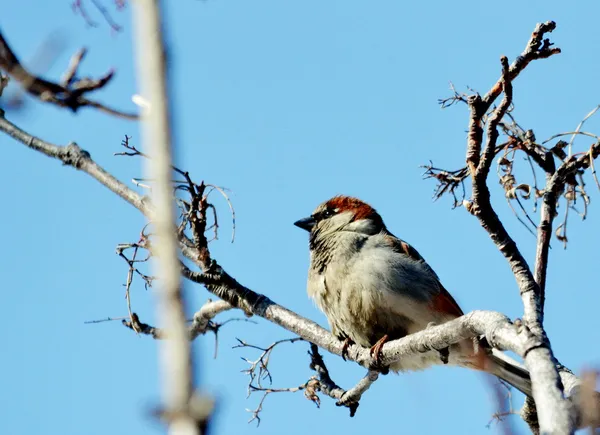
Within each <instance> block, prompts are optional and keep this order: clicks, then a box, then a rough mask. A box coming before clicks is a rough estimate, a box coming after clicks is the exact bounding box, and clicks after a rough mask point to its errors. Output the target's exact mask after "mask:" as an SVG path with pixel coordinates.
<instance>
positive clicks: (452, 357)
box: [294, 196, 532, 396]
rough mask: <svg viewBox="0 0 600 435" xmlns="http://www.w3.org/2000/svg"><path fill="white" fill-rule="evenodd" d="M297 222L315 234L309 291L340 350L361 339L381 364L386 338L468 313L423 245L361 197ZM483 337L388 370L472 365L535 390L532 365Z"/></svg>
mask: <svg viewBox="0 0 600 435" xmlns="http://www.w3.org/2000/svg"><path fill="white" fill-rule="evenodd" d="M294 225H296V226H297V227H300V228H302V229H304V230H306V231H308V232H309V233H310V237H309V248H310V266H309V270H308V285H307V291H308V295H309V296H310V297H311V298H312V299H313V300H314V301H315V303H316V305H317V307H318V308H319V309H320V310H321V311H322V312H323V313H324V314H325V316H326V317H327V320H328V322H329V326H330V328H331V332H332V333H333V335H335V336H336V337H337V338H338V339H339V340H342V341H344V346H343V351H342V357H344V356H345V354H346V352H347V349H348V346H350V345H352V344H357V345H360V346H363V347H366V348H370V349H371V356H372V357H373V360H374V361H375V364H377V363H378V361H379V359H380V354H381V349H382V346H383V344H384V343H386V342H387V341H389V340H396V339H399V338H402V337H405V336H406V335H408V334H413V333H415V332H418V331H422V330H424V329H426V328H427V327H428V326H430V325H432V324H437V325H439V324H442V323H444V322H447V321H449V320H452V319H456V318H458V317H460V316H462V315H463V314H464V313H463V311H462V310H461V308H460V306H459V305H458V303H457V302H456V300H455V299H454V298H453V297H452V295H450V293H449V292H448V291H447V290H446V289H445V288H444V286H443V285H442V284H441V282H440V279H439V277H438V276H437V275H436V273H435V272H434V271H433V269H432V268H431V266H429V264H427V262H426V261H425V260H424V259H423V257H422V256H421V255H420V254H419V252H418V251H417V250H416V249H415V248H413V247H412V246H411V245H409V244H408V243H407V242H405V241H404V240H402V239H399V238H398V237H396V236H394V235H393V234H392V233H391V232H390V231H389V230H388V229H387V227H386V226H385V224H384V222H383V219H382V218H381V216H380V215H379V213H377V211H376V210H375V209H374V208H373V207H371V206H370V205H368V204H366V203H365V202H363V201H361V200H360V199H358V198H353V197H349V196H335V197H333V198H331V199H330V200H328V201H326V202H324V203H322V204H320V205H319V206H318V207H317V208H316V209H315V211H314V212H313V213H312V215H310V216H309V217H307V218H304V219H300V220H299V221H297V222H295V223H294ZM482 343H483V341H482V340H477V339H474V340H465V341H464V342H460V343H457V344H455V345H452V346H450V348H447V349H440V350H438V351H435V350H432V351H428V352H424V353H419V354H415V355H411V356H408V357H405V358H402V359H400V360H399V361H397V362H394V363H392V365H391V366H390V367H389V369H391V370H393V371H395V372H402V371H409V370H423V369H425V368H428V367H430V366H432V365H437V364H450V365H456V366H462V367H468V368H471V369H475V370H480V371H484V372H487V373H490V374H492V375H495V376H497V377H498V378H500V379H502V380H503V381H505V382H507V383H509V384H511V385H513V386H514V387H516V388H517V389H519V390H520V391H521V392H523V393H524V394H526V395H528V396H531V394H532V393H531V380H530V377H529V373H528V372H527V370H525V369H524V368H522V367H520V366H518V365H516V363H515V364H513V363H511V362H509V361H507V359H506V357H505V358H502V357H500V356H497V354H496V355H495V354H493V352H492V349H490V348H489V345H488V346H485V344H487V343H485V344H482ZM494 352H499V351H497V350H494ZM344 359H345V358H344ZM379 369H381V371H382V372H384V373H386V372H387V370H388V368H387V367H379Z"/></svg>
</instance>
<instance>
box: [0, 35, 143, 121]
mask: <svg viewBox="0 0 600 435" xmlns="http://www.w3.org/2000/svg"><path fill="white" fill-rule="evenodd" d="M84 56H85V50H81V51H79V52H77V53H75V55H74V56H73V58H72V59H71V64H70V65H69V67H68V68H67V71H66V72H65V74H64V76H63V82H62V83H61V84H59V83H54V82H51V81H48V80H45V79H42V78H40V77H37V76H35V75H33V74H31V73H30V72H29V71H27V69H25V67H23V65H22V64H21V62H20V61H19V59H18V57H17V56H16V54H15V53H14V52H13V51H12V49H11V48H10V46H9V45H8V42H7V41H6V39H5V38H4V36H3V35H2V32H0V69H2V70H4V71H6V73H7V74H8V75H10V76H11V77H12V78H13V79H14V80H15V81H17V82H18V83H20V84H21V86H22V87H23V89H24V90H25V91H26V92H27V93H28V94H30V95H33V96H34V97H37V98H39V99H41V100H42V101H45V102H48V103H51V104H55V105H57V106H59V107H67V108H69V109H71V110H72V111H73V112H77V110H79V109H80V108H82V107H93V108H95V109H98V110H100V111H101V112H104V113H108V114H109V115H114V116H117V117H119V118H125V119H137V118H138V115H137V114H135V113H127V112H122V111H119V110H117V109H114V108H112V107H109V106H107V105H105V104H102V103H99V102H97V101H94V100H90V99H88V98H87V97H86V96H85V94H87V93H90V92H92V91H95V90H97V89H101V88H103V87H104V86H106V85H107V84H108V83H109V82H110V81H111V79H112V78H113V76H114V71H113V70H110V71H108V72H107V73H106V74H105V75H104V76H102V77H100V78H99V79H89V78H82V79H75V77H76V74H77V70H78V68H79V64H80V62H81V61H82V59H83V57H84Z"/></svg>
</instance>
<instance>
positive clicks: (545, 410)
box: [466, 26, 574, 433]
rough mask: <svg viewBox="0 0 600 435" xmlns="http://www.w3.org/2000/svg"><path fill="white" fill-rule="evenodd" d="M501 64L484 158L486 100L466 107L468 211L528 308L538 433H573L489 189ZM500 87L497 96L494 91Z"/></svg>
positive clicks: (507, 97)
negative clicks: (501, 257)
mask: <svg viewBox="0 0 600 435" xmlns="http://www.w3.org/2000/svg"><path fill="white" fill-rule="evenodd" d="M538 27H539V26H538ZM534 35H535V36H536V37H535V38H534V39H535V40H536V41H538V43H536V44H534V47H535V48H537V47H539V45H540V44H541V43H539V38H540V37H541V36H540V35H539V34H537V33H536V32H534ZM530 46H531V45H530ZM549 46H550V42H549V41H547V40H545V41H544V45H543V46H542V49H544V47H545V48H546V49H548V47H549ZM530 53H533V52H530ZM501 62H502V77H501V79H500V80H499V85H498V84H497V85H496V86H495V87H494V89H493V91H494V92H493V93H488V95H496V96H497V95H499V94H500V92H501V91H504V99H503V101H502V102H501V103H500V105H499V106H498V107H497V108H496V109H495V110H493V112H492V114H491V115H490V117H489V120H488V124H487V142H486V145H485V148H484V149H483V153H481V149H482V140H483V127H482V125H481V124H482V117H483V114H484V113H485V112H486V110H487V108H488V107H489V104H488V103H489V102H488V101H486V100H487V97H486V98H485V99H484V100H482V99H481V98H480V97H479V95H476V96H474V97H471V98H470V99H469V101H468V103H469V106H470V108H471V120H470V124H469V138H468V143H467V158H466V160H467V166H468V168H469V172H470V174H471V177H472V179H473V184H472V198H473V200H472V203H470V204H469V207H468V208H467V209H468V210H469V211H470V212H471V213H472V214H473V215H475V216H476V217H477V219H478V220H479V222H480V224H481V226H482V227H483V228H485V230H486V231H487V232H488V234H489V235H490V237H491V238H492V240H493V241H494V243H495V244H496V246H497V247H498V249H499V250H500V252H501V253H502V254H503V255H504V257H505V258H506V259H507V260H508V263H509V265H510V267H511V269H512V272H513V274H514V276H515V278H516V280H517V284H518V286H519V290H520V293H521V299H522V301H523V307H524V315H523V320H524V325H522V328H521V331H520V334H519V335H520V337H521V339H522V340H523V341H524V342H527V343H529V345H528V348H529V350H528V351H527V352H526V354H525V355H524V359H525V363H526V365H527V368H528V369H529V371H530V374H531V381H532V386H533V398H534V399H535V404H536V406H537V411H538V418H539V425H540V429H541V431H542V432H544V433H572V432H573V428H574V420H573V418H572V414H571V406H570V404H569V403H568V401H567V400H565V398H564V394H563V385H562V383H561V380H560V377H559V374H558V371H557V369H556V360H555V358H554V355H553V354H552V349H551V347H550V342H549V340H548V338H547V336H546V333H545V331H544V329H543V326H542V309H541V303H542V301H541V296H540V295H541V291H540V287H539V285H538V283H537V281H536V280H535V279H534V276H533V274H532V273H531V269H530V268H529V265H528V264H527V262H526V261H525V258H523V255H522V254H521V252H520V251H519V249H518V247H517V245H516V243H515V241H514V240H513V239H512V238H511V237H510V235H509V234H508V232H507V231H506V228H505V227H504V225H503V224H502V222H501V221H500V218H499V217H498V215H497V214H496V212H495V211H494V209H493V207H492V204H491V199H490V191H489V188H488V186H487V177H488V174H489V170H490V166H491V163H492V159H493V157H494V150H495V148H496V141H497V139H498V134H499V133H498V125H499V123H500V121H501V120H502V117H503V116H504V114H505V113H506V111H507V110H508V108H509V106H510V104H511V101H512V85H511V80H512V78H511V68H510V67H509V65H508V60H507V58H506V57H504V56H503V57H502V58H501ZM498 86H499V90H496V88H497V87H498ZM490 92H491V91H490Z"/></svg>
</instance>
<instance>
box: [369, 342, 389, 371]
mask: <svg viewBox="0 0 600 435" xmlns="http://www.w3.org/2000/svg"><path fill="white" fill-rule="evenodd" d="M387 341H388V336H387V334H386V335H384V336H383V337H381V338H380V339H379V340H377V343H375V344H374V345H373V347H371V350H370V351H369V353H370V355H371V358H373V363H372V364H371V369H372V370H377V371H378V372H380V373H381V374H383V375H387V374H388V373H389V372H390V367H389V366H387V365H384V364H382V363H381V357H382V355H381V349H382V348H383V345H384V344H385V343H386V342H387Z"/></svg>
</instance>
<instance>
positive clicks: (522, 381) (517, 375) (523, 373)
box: [483, 349, 532, 397]
mask: <svg viewBox="0 0 600 435" xmlns="http://www.w3.org/2000/svg"><path fill="white" fill-rule="evenodd" d="M483 369H484V370H485V371H486V372H488V373H491V374H492V375H494V376H497V377H498V378H500V379H502V380H503V381H504V382H507V383H508V384H510V385H512V386H513V387H515V388H516V389H518V390H519V391H521V392H522V393H523V394H525V395H527V396H529V397H532V392H531V378H530V377H529V372H528V371H527V369H525V368H524V367H522V366H521V365H520V364H518V363H517V362H516V361H513V360H512V359H511V358H509V357H508V356H506V355H504V354H503V353H502V352H500V351H497V350H495V349H494V350H493V351H492V353H491V354H488V355H487V358H486V361H485V363H484V367H483Z"/></svg>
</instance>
